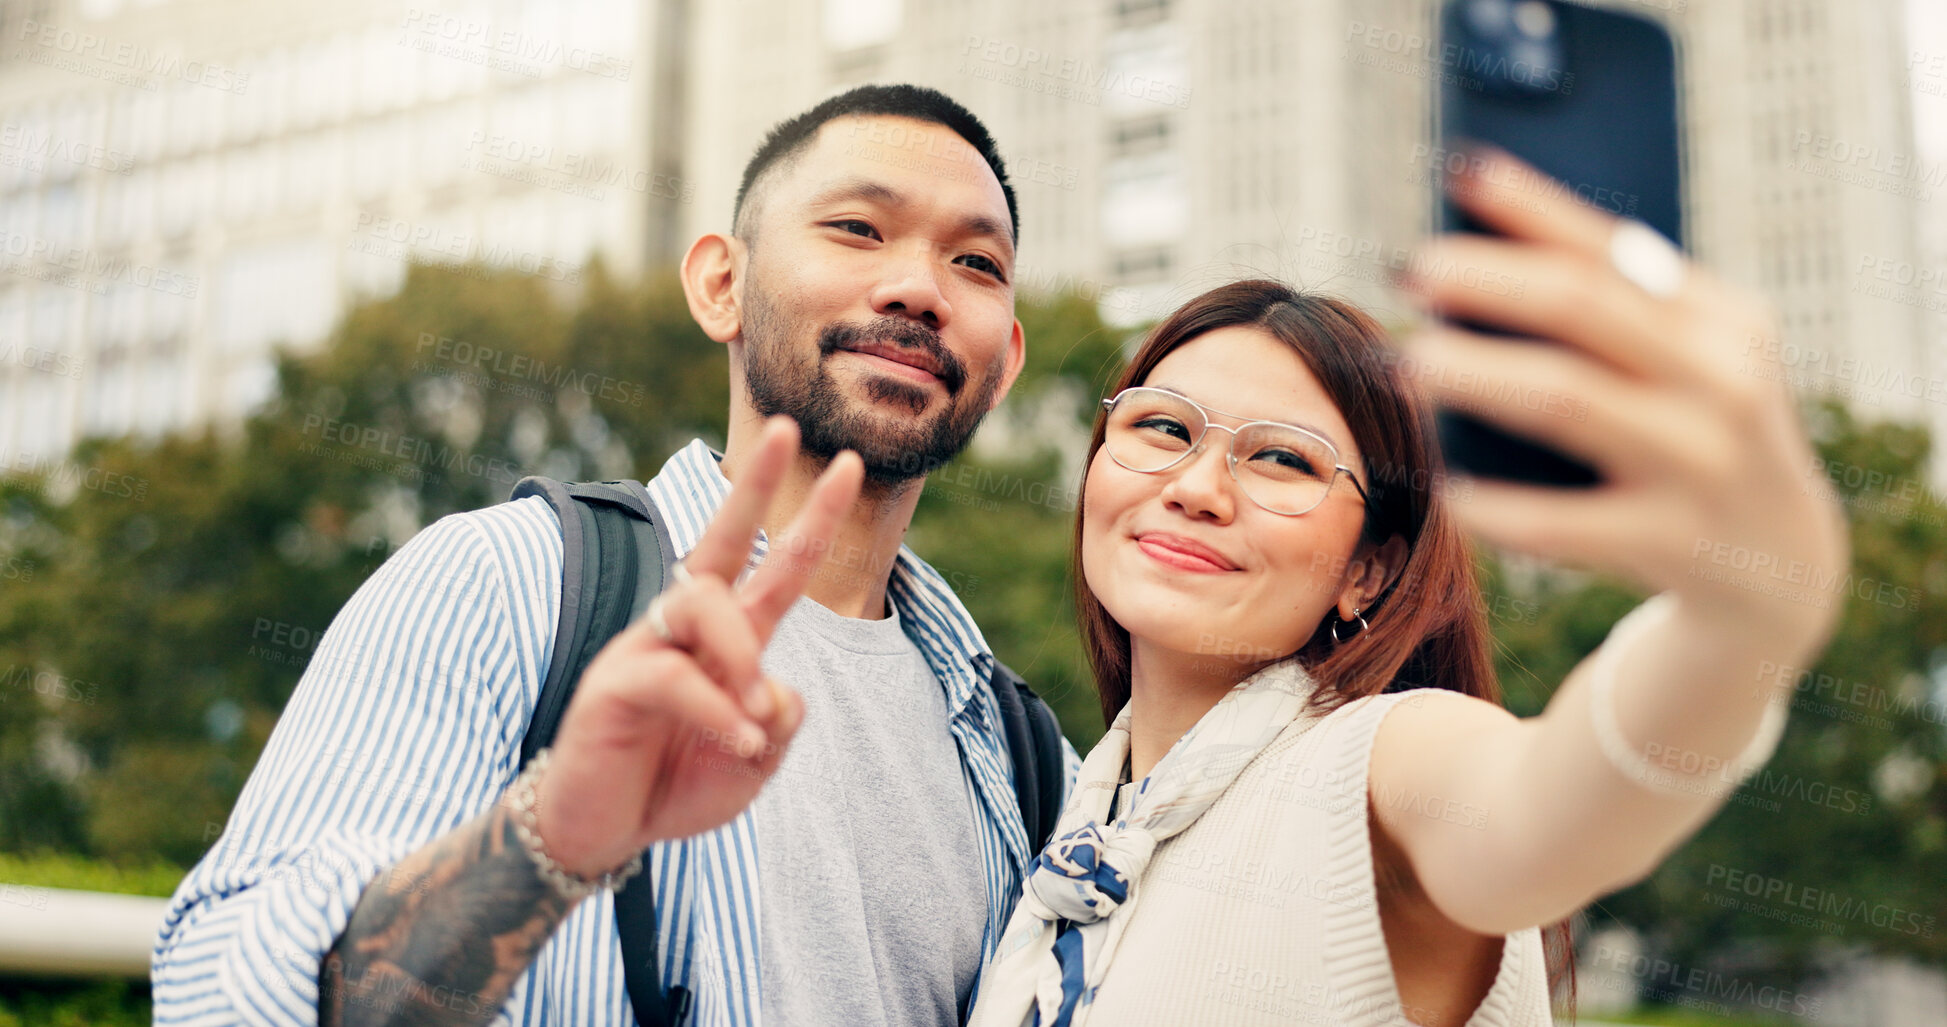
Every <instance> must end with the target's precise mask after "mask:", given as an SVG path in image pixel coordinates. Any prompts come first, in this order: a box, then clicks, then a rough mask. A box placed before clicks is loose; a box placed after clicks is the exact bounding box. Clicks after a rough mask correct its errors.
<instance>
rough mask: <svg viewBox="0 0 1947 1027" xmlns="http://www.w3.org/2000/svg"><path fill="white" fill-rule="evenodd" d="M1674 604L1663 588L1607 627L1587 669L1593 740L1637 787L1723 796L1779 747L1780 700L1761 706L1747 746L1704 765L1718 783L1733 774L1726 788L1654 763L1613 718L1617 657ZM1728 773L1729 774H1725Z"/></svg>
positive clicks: (1672, 613) (1691, 795) (1781, 729)
mask: <svg viewBox="0 0 1947 1027" xmlns="http://www.w3.org/2000/svg"><path fill="white" fill-rule="evenodd" d="M1676 605H1677V602H1676V597H1675V596H1673V595H1671V594H1669V593H1667V592H1666V593H1663V594H1661V595H1657V596H1652V597H1651V598H1650V599H1649V600H1648V601H1646V602H1645V603H1643V605H1641V606H1639V607H1637V608H1636V609H1634V610H1632V611H1630V613H1629V615H1628V616H1625V617H1624V618H1623V619H1622V620H1620V621H1617V622H1616V626H1615V627H1614V628H1612V629H1610V631H1609V637H1608V638H1607V639H1605V640H1604V641H1603V643H1602V645H1601V646H1600V647H1599V648H1597V649H1596V651H1595V655H1594V657H1593V658H1592V661H1591V666H1590V668H1589V671H1590V673H1591V674H1592V675H1593V676H1594V681H1593V683H1592V684H1591V685H1590V688H1589V717H1590V720H1592V721H1593V722H1594V726H1595V737H1596V743H1597V745H1598V746H1599V747H1600V748H1601V749H1602V755H1603V757H1604V758H1606V759H1607V760H1608V761H1609V765H1610V766H1611V767H1614V768H1615V770H1616V772H1617V773H1618V774H1621V775H1622V776H1623V777H1625V778H1627V779H1628V780H1629V781H1630V782H1631V783H1633V784H1635V785H1636V786H1637V787H1639V788H1642V789H1644V790H1645V791H1651V792H1655V793H1657V794H1659V795H1673V796H1680V797H1684V798H1695V797H1697V796H1707V797H1711V798H1723V797H1724V796H1726V795H1729V794H1730V793H1731V792H1732V791H1735V790H1736V789H1737V787H1738V786H1741V785H1743V784H1744V782H1745V781H1747V780H1749V779H1750V778H1751V775H1753V774H1755V773H1757V772H1758V769H1759V768H1761V767H1763V766H1764V765H1765V763H1766V761H1768V760H1770V759H1771V754H1772V752H1774V751H1775V750H1776V749H1777V748H1778V739H1779V738H1780V737H1782V736H1783V735H1784V733H1785V705H1784V704H1782V703H1775V702H1773V703H1767V704H1766V705H1765V711H1764V717H1763V719H1762V720H1760V721H1759V722H1758V731H1757V734H1755V735H1753V736H1752V738H1751V741H1750V744H1748V745H1746V746H1745V747H1744V751H1743V752H1741V753H1739V754H1738V756H1737V758H1736V759H1734V760H1731V761H1729V762H1727V763H1725V764H1723V765H1721V766H1719V767H1714V768H1705V770H1706V771H1708V770H1716V771H1718V777H1717V780H1718V781H1729V780H1731V776H1730V775H1735V779H1736V784H1733V785H1731V786H1730V787H1728V788H1720V787H1719V786H1714V785H1713V784H1712V783H1711V781H1710V779H1708V778H1706V777H1703V776H1701V774H1702V772H1699V773H1697V774H1690V773H1674V772H1671V771H1669V770H1665V769H1663V768H1661V767H1657V766H1655V765H1653V764H1652V763H1651V762H1650V761H1649V760H1648V759H1647V758H1646V757H1644V755H1643V753H1642V750H1640V749H1638V748H1637V747H1635V746H1633V745H1631V744H1629V741H1628V740H1627V739H1626V738H1624V737H1623V730H1622V724H1621V723H1620V722H1619V721H1618V720H1617V719H1616V677H1617V667H1616V665H1617V664H1618V663H1619V662H1620V661H1621V659H1622V654H1623V653H1624V652H1626V651H1627V650H1628V649H1629V648H1631V647H1632V646H1633V645H1634V644H1636V642H1637V641H1638V639H1639V638H1641V637H1642V636H1644V635H1645V634H1647V633H1649V632H1650V631H1652V630H1653V629H1654V628H1655V627H1656V626H1657V625H1658V624H1660V623H1661V622H1663V621H1666V620H1669V619H1670V618H1672V617H1674V616H1675V615H1676ZM1727 771H1728V772H1730V774H1726V773H1725V772H1727Z"/></svg>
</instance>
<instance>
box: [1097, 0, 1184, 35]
mask: <svg viewBox="0 0 1947 1027" xmlns="http://www.w3.org/2000/svg"><path fill="white" fill-rule="evenodd" d="M1169 16H1170V0H1115V3H1114V6H1113V7H1112V8H1111V14H1110V23H1111V24H1112V25H1113V26H1114V27H1115V28H1119V29H1129V28H1141V27H1142V26H1144V25H1154V24H1156V23H1157V22H1160V21H1167V20H1169Z"/></svg>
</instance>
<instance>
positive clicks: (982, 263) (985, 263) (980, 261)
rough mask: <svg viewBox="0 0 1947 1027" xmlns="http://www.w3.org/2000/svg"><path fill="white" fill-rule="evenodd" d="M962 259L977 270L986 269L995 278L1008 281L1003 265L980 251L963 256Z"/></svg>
mask: <svg viewBox="0 0 1947 1027" xmlns="http://www.w3.org/2000/svg"><path fill="white" fill-rule="evenodd" d="M960 260H961V262H962V263H964V264H966V265H967V266H968V267H970V268H973V269H974V270H975V271H984V272H986V273H988V274H990V275H993V276H994V277H995V278H998V279H1000V280H1001V281H1003V282H1004V281H1007V276H1006V275H1003V274H1001V266H1000V265H999V264H996V263H994V262H993V261H991V260H989V259H987V258H986V257H983V256H981V255H980V254H978V253H969V254H967V255H966V256H964V257H961V258H960Z"/></svg>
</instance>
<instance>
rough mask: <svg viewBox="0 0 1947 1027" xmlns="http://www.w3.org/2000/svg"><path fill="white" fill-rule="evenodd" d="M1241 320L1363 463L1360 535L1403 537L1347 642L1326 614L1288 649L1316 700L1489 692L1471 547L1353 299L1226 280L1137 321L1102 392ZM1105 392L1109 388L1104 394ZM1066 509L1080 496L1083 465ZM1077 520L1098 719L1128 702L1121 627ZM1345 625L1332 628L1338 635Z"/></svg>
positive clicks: (1392, 366) (1425, 433) (1372, 330)
mask: <svg viewBox="0 0 1947 1027" xmlns="http://www.w3.org/2000/svg"><path fill="white" fill-rule="evenodd" d="M1238 326H1243V327H1252V328H1257V329H1259V330H1261V331H1264V332H1266V333H1268V334H1269V335H1271V336H1272V337H1273V338H1275V339H1277V340H1278V341H1280V342H1283V343H1284V344H1285V345H1287V346H1290V347H1291V349H1292V351H1293V352H1295V353H1297V354H1298V358H1299V359H1300V360H1302V361H1304V363H1305V367H1306V368H1308V369H1309V370H1310V371H1311V373H1312V375H1313V376H1315V377H1316V378H1317V379H1318V381H1319V383H1320V384H1321V385H1323V386H1324V387H1325V392H1326V394H1327V395H1329V396H1330V397H1331V398H1332V402H1333V403H1334V404H1336V405H1337V406H1338V408H1339V412H1340V413H1341V414H1343V415H1344V416H1345V421H1346V423H1347V424H1348V425H1350V426H1351V428H1352V437H1353V439H1354V441H1355V442H1356V443H1357V444H1358V448H1359V453H1360V455H1361V456H1362V458H1363V460H1362V462H1363V463H1364V465H1365V466H1364V468H1363V472H1362V473H1361V475H1360V477H1361V479H1362V480H1363V481H1365V482H1366V483H1367V492H1368V493H1369V495H1370V501H1369V502H1368V503H1367V504H1366V520H1365V532H1364V537H1363V538H1362V539H1361V543H1362V544H1371V545H1379V544H1382V543H1384V542H1385V541H1386V540H1387V539H1388V538H1391V537H1392V536H1394V535H1397V536H1399V537H1400V538H1401V539H1403V540H1404V541H1405V542H1406V545H1407V547H1408V555H1407V558H1406V563H1405V566H1404V567H1403V568H1402V570H1401V571H1400V573H1399V574H1398V575H1396V576H1395V578H1394V579H1393V581H1392V582H1391V583H1390V584H1389V586H1388V588H1387V589H1386V590H1385V592H1383V593H1381V595H1380V596H1379V598H1378V599H1377V600H1376V601H1375V602H1374V603H1373V604H1372V605H1371V606H1370V607H1367V608H1366V609H1365V611H1364V616H1365V619H1366V622H1367V623H1368V624H1370V625H1371V627H1370V628H1369V629H1365V630H1363V631H1360V632H1359V633H1358V634H1357V635H1356V636H1354V637H1356V639H1357V641H1356V642H1354V641H1353V639H1352V638H1348V639H1347V641H1346V643H1345V644H1343V645H1336V644H1334V643H1333V641H1332V631H1331V629H1332V621H1334V620H1336V619H1337V618H1336V616H1335V615H1328V616H1327V617H1326V618H1325V620H1324V621H1323V622H1321V623H1320V624H1319V626H1318V630H1317V631H1316V632H1315V633H1314V634H1313V635H1312V637H1311V639H1310V640H1309V641H1308V642H1307V643H1306V644H1305V645H1304V646H1303V647H1302V648H1300V649H1299V650H1298V655H1299V659H1300V660H1301V662H1303V663H1304V665H1305V667H1306V669H1307V670H1309V671H1310V672H1311V674H1312V676H1313V677H1314V678H1316V679H1317V680H1318V682H1319V684H1320V688H1319V691H1318V698H1317V700H1316V701H1317V702H1318V703H1320V705H1321V706H1324V707H1327V708H1329V707H1334V706H1338V705H1340V704H1343V703H1345V702H1348V701H1350V700H1352V699H1357V698H1359V697H1361V696H1366V695H1372V694H1374V693H1377V692H1383V691H1388V690H1399V689H1405V688H1421V687H1433V688H1447V689H1451V690H1453V691H1456V692H1463V693H1465V694H1467V695H1473V696H1478V697H1480V698H1482V699H1486V700H1488V701H1489V702H1494V703H1499V702H1500V688H1499V687H1498V685H1497V684H1496V683H1495V678H1494V667H1493V663H1492V660H1491V657H1490V652H1489V648H1488V646H1489V635H1488V630H1487V621H1486V618H1485V617H1484V616H1483V614H1482V603H1481V596H1480V585H1479V583H1478V582H1477V580H1476V576H1475V572H1474V560H1473V554H1472V550H1471V548H1470V547H1469V545H1468V542H1467V539H1466V537H1465V536H1463V535H1462V534H1461V532H1460V529H1459V528H1458V527H1457V526H1456V525H1455V524H1454V521H1453V518H1452V516H1451V514H1450V513H1449V512H1448V510H1447V507H1446V504H1445V503H1443V502H1442V501H1441V499H1440V496H1439V493H1440V492H1441V490H1442V489H1443V488H1444V487H1445V485H1446V483H1447V478H1446V475H1445V474H1444V473H1443V472H1442V470H1441V468H1440V464H1439V455H1438V453H1437V452H1436V450H1435V449H1434V446H1433V435H1432V430H1431V426H1430V424H1429V421H1428V417H1427V413H1426V406H1425V404H1424V403H1422V402H1420V400H1419V397H1418V396H1417V395H1416V394H1415V393H1414V390H1413V389H1412V387H1411V385H1410V383H1408V382H1407V381H1406V380H1405V379H1404V378H1403V376H1402V375H1401V374H1400V373H1399V362H1398V360H1397V359H1396V358H1395V357H1393V356H1392V353H1391V350H1390V349H1389V348H1388V346H1387V344H1386V341H1385V339H1386V331H1385V329H1384V328H1382V327H1380V325H1379V323H1378V322H1377V321H1374V320H1373V319H1372V317H1371V316H1369V315H1367V314H1366V313H1365V312H1364V311H1361V310H1360V309H1359V308H1357V307H1354V306H1352V305H1351V304H1349V303H1345V302H1343V301H1340V300H1336V299H1331V298H1329V297H1325V296H1312V295H1306V294H1304V293H1299V292H1295V291H1293V290H1291V289H1289V288H1287V287H1285V286H1283V285H1280V284H1278V283H1277V282H1270V281H1263V280H1254V281H1243V282H1235V283H1232V284H1230V285H1225V286H1220V287H1218V288H1215V289H1212V290H1210V291H1209V292H1206V293H1204V294H1203V295H1201V296H1198V297H1197V298H1195V299H1193V300H1191V301H1190V302H1188V303H1186V304H1184V305H1183V306H1182V307H1180V308H1178V309H1177V311H1176V312H1175V313H1173V314H1171V315H1170V316H1169V319H1168V320H1166V321H1164V322H1163V323H1162V324H1160V325H1157V326H1156V328H1155V329H1154V330H1153V331H1151V332H1150V333H1149V337H1148V338H1147V339H1146V340H1144V342H1143V344H1142V348H1140V349H1138V350H1137V351H1136V354H1135V356H1134V357H1133V358H1131V360H1130V361H1129V366H1128V367H1127V368H1125V369H1124V370H1123V372H1122V378H1121V380H1120V381H1118V382H1117V383H1116V386H1115V390H1114V391H1115V392H1121V391H1122V390H1123V389H1127V388H1131V387H1133V386H1137V385H1141V384H1143V382H1144V381H1146V380H1147V379H1148V377H1149V373H1150V371H1152V370H1153V369H1154V368H1155V367H1156V365H1157V364H1158V363H1159V362H1161V361H1162V359H1163V358H1164V357H1166V356H1168V355H1169V354H1170V353H1171V352H1173V351H1174V350H1176V349H1177V348H1178V347H1180V346H1183V345H1185V344H1186V343H1189V342H1190V341H1192V340H1194V339H1196V338H1198V337H1200V336H1202V335H1204V334H1205V333H1208V332H1211V331H1215V330H1216V329H1219V328H1230V327H1238ZM1113 394H1114V393H1111V395H1113ZM1106 423H1107V418H1106V417H1105V416H1103V415H1101V414H1099V413H1098V414H1097V416H1096V418H1095V431H1094V434H1093V435H1092V436H1091V438H1090V439H1089V444H1088V461H1087V462H1086V463H1084V465H1083V466H1084V467H1087V466H1090V465H1092V464H1093V463H1094V461H1095V456H1096V452H1097V451H1098V450H1100V449H1101V448H1102V434H1103V429H1104V426H1105V425H1106ZM1078 499H1079V503H1078V504H1077V506H1078V509H1086V508H1087V503H1088V495H1087V477H1086V474H1084V478H1083V488H1082V491H1081V492H1080V493H1078ZM1081 540H1082V519H1081V517H1080V516H1077V517H1076V518H1075V544H1074V549H1073V552H1074V556H1073V559H1072V562H1071V565H1070V566H1071V573H1072V574H1073V576H1074V580H1075V608H1076V610H1077V611H1078V615H1079V619H1080V621H1081V634H1082V646H1083V648H1084V649H1085V650H1086V651H1087V652H1088V658H1089V665H1090V666H1091V667H1092V668H1093V669H1094V672H1095V687H1096V692H1097V694H1098V695H1099V696H1100V697H1101V700H1102V721H1103V723H1104V724H1105V725H1106V724H1108V723H1110V722H1112V721H1113V720H1114V719H1115V715H1116V714H1117V713H1119V712H1121V710H1122V707H1123V705H1124V704H1125V703H1127V702H1128V701H1129V633H1128V632H1127V631H1124V630H1123V628H1122V626H1121V625H1120V624H1117V623H1116V622H1115V620H1114V618H1112V617H1110V616H1109V612H1108V610H1106V609H1104V608H1103V606H1102V603H1101V601H1100V600H1098V599H1097V598H1096V597H1095V593H1094V591H1093V590H1091V589H1090V588H1089V586H1088V581H1087V579H1086V578H1084V577H1083V575H1082V558H1081V552H1082V545H1081ZM1345 630H1346V626H1343V625H1342V626H1341V627H1340V632H1341V633H1344V632H1345Z"/></svg>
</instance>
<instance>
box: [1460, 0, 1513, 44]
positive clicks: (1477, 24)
mask: <svg viewBox="0 0 1947 1027" xmlns="http://www.w3.org/2000/svg"><path fill="white" fill-rule="evenodd" d="M1513 6H1514V5H1513V4H1511V3H1509V2H1508V0H1474V2H1473V3H1470V4H1468V5H1467V22H1468V24H1469V26H1470V27H1472V28H1473V30H1474V31H1475V32H1476V33H1478V34H1480V35H1481V36H1482V37H1483V38H1487V39H1493V38H1495V37H1497V36H1505V35H1507V32H1508V23H1509V22H1510V21H1511V20H1513V17H1514V11H1513Z"/></svg>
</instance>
